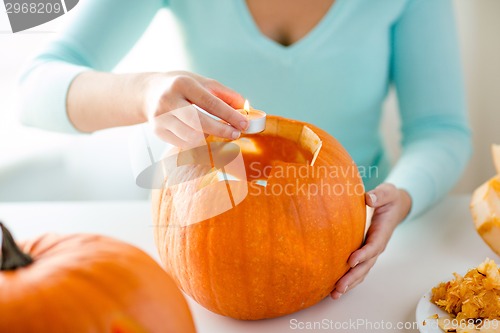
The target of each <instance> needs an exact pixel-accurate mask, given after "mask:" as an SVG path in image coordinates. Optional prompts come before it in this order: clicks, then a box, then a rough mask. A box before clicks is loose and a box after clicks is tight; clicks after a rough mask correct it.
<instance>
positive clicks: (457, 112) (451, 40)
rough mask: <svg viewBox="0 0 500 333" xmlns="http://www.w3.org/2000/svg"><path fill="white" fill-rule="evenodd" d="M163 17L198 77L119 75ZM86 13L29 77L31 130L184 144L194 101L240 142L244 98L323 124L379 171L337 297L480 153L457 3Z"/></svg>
mask: <svg viewBox="0 0 500 333" xmlns="http://www.w3.org/2000/svg"><path fill="white" fill-rule="evenodd" d="M163 7H167V8H169V9H170V10H172V12H173V13H174V15H175V16H176V18H177V19H178V21H179V24H180V27H181V29H182V33H183V37H184V40H185V46H186V48H187V51H188V53H189V60H190V65H191V69H192V73H188V72H170V73H140V74H126V75H117V74H112V73H108V71H109V70H111V69H112V68H113V66H114V65H116V64H117V62H118V61H119V60H120V59H121V58H122V57H123V56H124V54H125V53H126V52H127V51H128V50H129V49H130V48H131V47H132V46H133V45H134V43H135V41H136V40H137V39H138V38H139V37H140V35H141V34H142V33H143V31H144V30H145V29H146V27H147V26H148V24H149V22H150V21H151V19H152V18H153V16H154V15H155V13H156V12H157V11H158V10H160V9H161V8H163ZM76 10H78V11H79V13H78V15H77V18H76V20H75V21H74V22H73V24H72V25H71V26H70V27H69V28H68V29H67V30H66V31H65V32H64V34H63V35H62V36H61V38H60V39H59V40H58V41H56V42H54V43H52V44H51V45H50V46H49V48H48V49H47V50H46V51H44V52H43V53H42V54H40V55H39V56H38V57H37V58H36V60H35V61H34V62H33V64H32V65H31V67H30V68H29V69H28V70H27V71H26V73H25V74H24V75H23V77H22V80H21V89H22V96H23V98H22V101H23V102H22V103H21V108H22V114H23V119H24V122H25V123H26V124H28V125H33V126H39V127H43V128H46V129H51V130H56V131H64V132H76V133H78V132H85V133H89V132H93V131H97V130H100V129H105V128H110V127H115V126H124V125H132V124H138V123H142V122H146V121H150V122H151V123H152V124H153V125H154V127H155V132H156V134H157V135H158V136H159V137H160V138H162V139H163V140H165V141H167V142H170V143H172V144H175V145H184V144H185V143H186V142H189V141H190V140H191V138H193V137H195V134H196V133H195V130H193V128H191V126H189V124H188V123H186V122H183V121H182V117H178V116H175V115H174V114H173V113H172V111H173V110H177V109H180V108H182V107H184V106H188V105H191V103H193V104H196V105H198V106H200V107H202V108H203V109H205V110H206V111H207V112H208V113H211V114H213V115H215V116H218V117H219V118H221V119H223V120H225V121H227V123H228V124H227V125H226V124H222V123H220V122H217V121H215V120H213V119H212V118H210V117H209V116H207V115H204V114H200V115H199V117H200V120H201V124H202V126H203V130H204V132H206V133H210V134H214V135H218V136H221V137H226V138H237V137H238V136H239V135H240V133H241V131H242V130H244V129H245V128H246V126H247V123H246V120H245V118H244V117H243V116H241V115H240V114H239V113H237V112H236V111H235V110H234V108H240V107H241V106H242V103H243V97H242V95H244V96H249V98H250V99H251V101H252V103H253V104H254V105H256V106H258V107H259V108H261V109H263V110H266V111H268V112H269V113H273V114H278V115H283V116H286V117H289V118H295V119H299V120H303V121H307V122H310V123H313V124H315V125H318V126H320V127H322V128H323V129H325V130H327V131H328V132H330V133H331V134H332V135H334V136H335V137H336V138H337V139H338V140H339V141H340V142H341V143H342V144H343V145H344V146H345V147H346V148H347V150H348V151H349V152H350V154H351V155H352V156H353V158H354V160H355V161H356V163H357V164H358V166H360V167H363V168H364V169H365V170H369V169H370V168H369V167H373V166H375V167H377V168H378V173H377V174H367V175H364V182H365V185H366V188H367V190H369V192H367V195H366V201H367V204H368V205H369V206H371V207H373V208H375V211H374V216H373V219H372V224H371V227H370V229H369V231H368V234H367V238H366V242H365V244H364V246H363V247H362V248H361V249H359V250H357V251H355V252H354V253H353V254H352V255H351V257H350V258H349V264H350V266H351V267H352V268H351V270H350V271H349V272H348V273H347V274H346V275H345V276H344V277H343V278H342V279H340V280H339V282H338V283H337V285H336V287H335V290H333V291H332V294H331V295H332V297H333V298H339V297H340V296H341V295H342V294H345V293H346V292H347V291H349V290H351V289H352V288H354V287H355V286H356V285H357V284H359V283H360V282H361V281H362V280H363V279H364V277H365V276H366V274H367V273H368V271H369V270H370V268H371V267H372V266H373V264H374V263H375V261H376V260H377V257H378V256H379V255H380V253H382V251H383V250H384V248H385V247H386V245H387V243H388V241H389V239H390V237H391V235H392V232H393V231H394V229H395V228H396V226H397V225H398V224H399V223H400V222H402V221H403V220H406V219H410V218H412V217H414V216H416V215H418V214H419V213H421V212H422V211H424V210H426V209H427V208H428V207H429V206H430V205H432V204H433V203H435V202H436V201H437V200H438V199H440V198H441V197H442V196H443V195H444V194H445V193H446V192H447V191H448V190H449V189H450V188H451V187H452V186H453V184H454V183H455V182H456V181H457V179H458V178H459V176H460V174H461V172H462V171H463V169H464V166H465V164H466V161H467V159H468V157H469V155H470V151H471V144H470V132H469V128H468V124H467V117H466V110H465V102H464V89H463V81H462V75H461V70H460V64H459V59H458V47H457V40H456V36H455V28H454V22H453V13H452V4H451V0H385V1H372V0H336V1H334V0H315V1H310V0H272V1H271V0H246V1H245V0H214V1H195V0H164V1H162V0H145V1H130V2H124V1H121V0H107V1H101V0H88V1H84V2H82V4H80V5H79V7H77V9H76ZM159 42H162V43H168V41H159ZM194 73H196V74H194ZM214 79H216V80H217V81H215V80H214ZM390 84H393V85H394V86H395V88H396V91H397V94H398V99H399V104H400V112H401V119H402V132H403V142H402V145H403V152H402V155H401V157H400V159H399V161H398V162H397V164H396V165H395V166H394V168H392V170H390V168H389V163H388V159H387V156H386V153H385V151H384V147H383V145H382V141H381V137H380V133H379V123H380V118H381V107H382V103H383V100H384V99H385V97H386V94H387V91H388V88H389V85H390ZM228 87H231V88H232V89H230V88H228ZM233 89H234V90H233Z"/></svg>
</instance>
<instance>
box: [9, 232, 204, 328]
mask: <svg viewBox="0 0 500 333" xmlns="http://www.w3.org/2000/svg"><path fill="white" fill-rule="evenodd" d="M0 226H1V229H2V234H3V235H2V237H3V242H2V257H1V258H0V332H8V333H33V332H50V333H68V332H75V333H80V332H81V333H87V332H88V333H90V332H102V333H105V332H108V333H146V332H148V333H149V332H153V333H181V332H182V333H184V332H186V333H192V332H195V328H194V324H193V320H192V318H191V314H190V312H189V308H188V306H187V303H186V301H185V299H184V297H183V296H182V294H181V293H180V291H179V290H178V289H177V287H176V285H175V283H174V282H173V281H172V279H171V278H170V277H169V276H168V274H167V273H166V272H165V271H164V270H163V269H162V268H161V267H160V266H159V265H158V264H157V263H156V262H155V261H154V260H153V259H152V258H150V257H149V256H148V255H147V254H146V253H144V252H143V251H141V250H139V249H137V248H135V247H133V246H131V245H128V244H126V243H123V242H120V241H117V240H113V239H111V238H108V237H103V236H97V235H83V234H81V235H68V236H58V235H53V234H52V235H45V236H42V237H39V238H36V239H34V240H31V241H28V242H24V243H21V244H20V247H18V246H17V245H16V244H15V243H14V240H13V239H12V236H11V235H10V233H9V232H8V230H7V229H6V228H5V227H4V226H3V225H1V224H0Z"/></svg>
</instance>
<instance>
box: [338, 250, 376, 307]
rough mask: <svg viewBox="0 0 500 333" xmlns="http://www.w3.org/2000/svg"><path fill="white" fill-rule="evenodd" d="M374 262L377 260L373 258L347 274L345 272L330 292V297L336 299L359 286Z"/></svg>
mask: <svg viewBox="0 0 500 333" xmlns="http://www.w3.org/2000/svg"><path fill="white" fill-rule="evenodd" d="M376 261H377V258H376V257H375V258H372V259H370V260H368V261H365V262H363V263H361V264H359V265H357V266H356V267H355V268H351V269H350V270H349V272H347V274H345V275H344V276H343V277H342V278H341V279H340V280H339V281H338V282H337V284H336V285H335V289H334V290H333V291H332V292H331V294H330V296H331V297H332V298H333V299H338V298H340V296H342V295H343V294H345V293H346V292H347V291H349V290H351V289H353V288H354V287H355V286H357V285H358V284H360V283H361V282H362V281H363V280H364V278H365V276H366V275H367V274H368V272H369V271H370V269H371V268H372V267H373V265H374V264H375V262H376Z"/></svg>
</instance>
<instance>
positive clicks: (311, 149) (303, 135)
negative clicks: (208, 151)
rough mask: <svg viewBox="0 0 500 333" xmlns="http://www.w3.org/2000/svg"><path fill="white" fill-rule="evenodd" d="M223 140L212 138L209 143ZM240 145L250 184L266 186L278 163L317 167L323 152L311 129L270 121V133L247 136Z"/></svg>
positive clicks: (267, 131) (236, 142) (268, 130)
mask: <svg viewBox="0 0 500 333" xmlns="http://www.w3.org/2000/svg"><path fill="white" fill-rule="evenodd" d="M219 140H220V139H217V138H214V137H209V138H208V140H207V141H208V142H216V141H219ZM232 143H235V144H237V145H238V146H239V147H240V149H241V153H242V155H243V160H244V164H245V171H246V177H247V180H248V181H252V182H256V183H257V184H259V185H263V186H265V185H266V182H267V177H268V175H269V174H270V170H271V168H272V164H273V162H274V161H281V162H285V163H291V164H304V165H314V162H315V160H316V157H317V156H318V154H319V152H320V150H321V145H322V142H321V139H320V138H319V136H318V135H317V134H316V133H314V131H313V130H311V129H310V128H309V127H307V126H305V125H302V124H298V123H284V122H280V119H268V121H267V123H266V129H265V130H264V131H263V132H261V133H259V134H257V135H243V136H242V137H241V138H239V139H238V140H235V141H232Z"/></svg>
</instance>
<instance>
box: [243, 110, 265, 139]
mask: <svg viewBox="0 0 500 333" xmlns="http://www.w3.org/2000/svg"><path fill="white" fill-rule="evenodd" d="M238 112H240V113H241V114H242V115H244V116H245V117H246V118H247V120H248V128H247V129H246V130H244V131H243V133H244V134H257V133H260V132H262V131H263V130H265V129H266V113H265V112H264V111H261V110H256V109H250V110H248V111H247V110H244V109H239V110H238Z"/></svg>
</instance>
